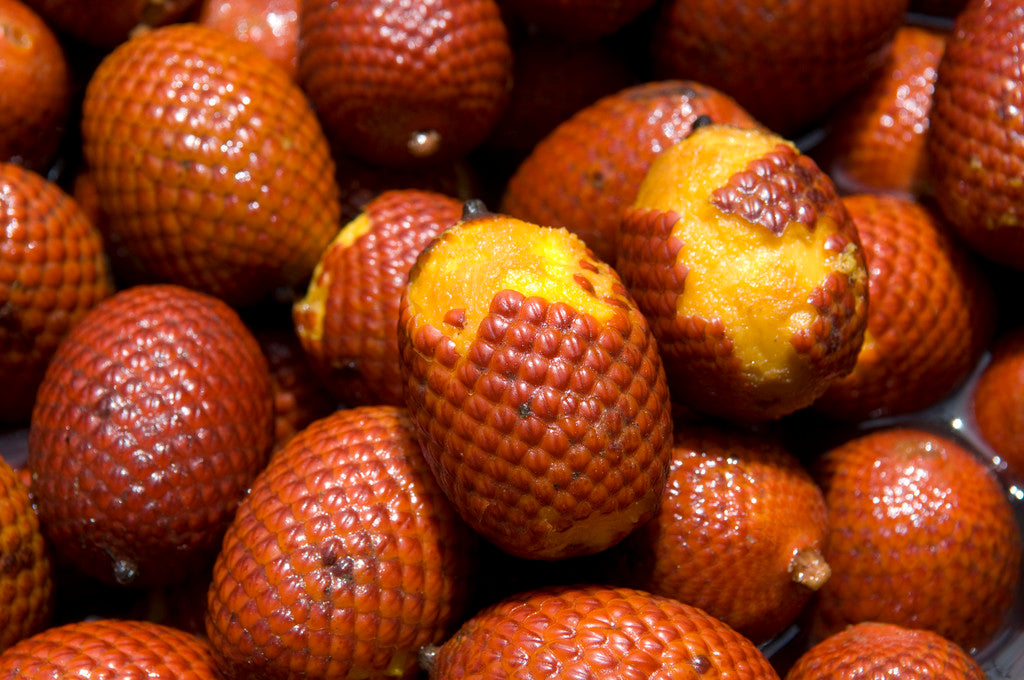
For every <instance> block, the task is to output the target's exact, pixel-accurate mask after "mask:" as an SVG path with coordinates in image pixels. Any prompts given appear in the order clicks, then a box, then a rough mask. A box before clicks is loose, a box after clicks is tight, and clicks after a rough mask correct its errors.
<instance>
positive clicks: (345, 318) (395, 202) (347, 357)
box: [293, 189, 462, 406]
mask: <svg viewBox="0 0 1024 680" xmlns="http://www.w3.org/2000/svg"><path fill="white" fill-rule="evenodd" d="M461 215H462V202H461V201H459V200H457V199H455V198H452V197H450V196H447V195H445V194H440V193H436V192H431V191H418V190H415V189H407V190H393V191H385V192H384V193H382V194H380V195H378V196H377V197H376V198H375V199H373V200H372V201H370V202H369V203H367V204H366V208H365V209H364V211H363V213H362V214H361V215H360V216H359V217H357V218H355V219H354V220H352V221H351V222H349V223H348V225H346V226H345V227H344V228H343V229H342V230H341V231H340V232H338V235H337V236H336V237H335V239H334V241H333V242H332V243H331V244H330V245H329V246H328V247H327V249H326V250H325V251H324V253H323V256H322V257H321V260H320V263H319V264H318V265H317V268H316V270H315V271H314V273H313V277H312V279H311V281H310V283H309V289H308V290H307V291H306V295H305V296H304V297H303V298H302V299H300V300H298V301H296V302H295V304H294V306H293V319H294V323H295V332H296V333H297V335H298V338H299V341H300V342H301V345H302V347H303V348H304V350H305V352H306V354H307V356H308V357H309V358H310V361H311V362H312V364H313V365H314V366H315V370H316V373H317V375H318V377H319V379H320V380H321V381H322V382H323V384H324V385H326V386H327V388H328V389H329V390H330V391H331V393H332V394H334V396H335V397H336V398H337V399H338V400H340V401H341V402H342V403H344V404H347V405H349V406H358V405H360V404H391V405H393V406H401V405H403V404H404V403H405V401H404V396H403V394H402V376H401V372H400V370H399V367H398V335H397V333H396V332H395V329H396V327H397V325H398V304H399V301H400V300H401V297H402V292H403V291H404V289H405V283H406V280H407V279H408V276H409V271H410V270H411V269H412V266H413V263H414V262H415V261H416V257H417V256H418V255H419V254H420V251H421V250H423V248H424V247H426V245H427V244H428V243H430V241H431V240H433V239H434V237H435V236H437V235H438V234H439V233H440V232H441V231H442V230H444V229H446V228H448V227H449V226H451V225H452V224H454V223H455V222H457V221H458V220H459V217H460V216H461Z"/></svg>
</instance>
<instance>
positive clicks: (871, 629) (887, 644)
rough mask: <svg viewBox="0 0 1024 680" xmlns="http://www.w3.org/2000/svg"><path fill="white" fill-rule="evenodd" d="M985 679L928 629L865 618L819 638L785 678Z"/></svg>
mask: <svg viewBox="0 0 1024 680" xmlns="http://www.w3.org/2000/svg"><path fill="white" fill-rule="evenodd" d="M821 678H829V679H830V680H874V679H875V678H900V680H932V679H933V678H943V679H944V680H985V678H986V675H985V672H984V671H983V670H982V669H981V666H979V665H978V662H977V661H975V660H974V659H973V658H972V657H971V656H970V655H969V654H967V653H966V652H965V651H964V650H963V649H962V648H961V647H959V646H957V645H956V644H954V643H953V642H951V641H949V640H947V639H946V638H944V637H942V636H941V635H939V634H938V633H934V632H932V631H929V630H921V629H913V628H904V627H903V626H896V625H893V624H891V623H875V622H864V623H858V624H855V625H852V626H850V627H849V628H847V629H845V630H842V631H839V632H838V633H836V634H835V635H832V636H831V637H829V638H827V639H825V640H822V641H821V642H819V643H818V644H817V645H815V646H814V647H812V648H811V649H809V650H807V651H806V652H804V653H803V655H802V656H801V657H800V658H799V659H797V662H796V664H794V665H793V666H792V668H790V669H789V672H787V673H786V680H820V679H821Z"/></svg>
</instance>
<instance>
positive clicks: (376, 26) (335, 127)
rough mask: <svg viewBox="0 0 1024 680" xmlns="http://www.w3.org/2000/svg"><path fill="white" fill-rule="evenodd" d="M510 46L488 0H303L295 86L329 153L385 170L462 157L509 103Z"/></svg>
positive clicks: (496, 9)
mask: <svg viewBox="0 0 1024 680" xmlns="http://www.w3.org/2000/svg"><path fill="white" fill-rule="evenodd" d="M511 76H512V52H511V48H510V46H509V36H508V31H507V30H506V28H505V24H504V23H503V21H502V18H501V12H500V10H499V8H498V5H497V3H496V2H495V1H494V0H459V1H455V0H428V1H426V2H418V3H414V4H411V5H406V4H396V3H393V2H387V1H385V0H359V1H358V2H351V1H350V2H333V1H332V0H306V1H305V2H303V3H302V4H301V10H300V15H299V82H301V83H302V86H303V89H304V90H305V91H306V92H307V93H308V94H309V97H310V99H311V100H312V102H313V105H314V106H315V107H316V110H317V112H318V114H319V116H320V119H321V120H322V121H323V123H324V129H325V130H326V131H327V136H328V137H329V138H330V139H331V142H332V145H333V146H334V147H335V150H336V151H337V152H339V153H343V154H351V155H353V156H356V157H358V158H361V159H363V160H365V161H367V162H370V163H373V164H377V165H382V166H385V167H396V168H400V167H415V166H420V167H422V166H424V165H426V164H433V163H438V162H442V161H452V160H456V159H458V158H461V157H463V156H465V154H467V153H468V152H469V151H471V150H472V149H473V148H475V147H476V146H477V145H478V144H480V142H482V141H483V139H484V138H485V137H486V136H487V134H488V133H489V132H490V130H491V128H492V127H493V126H494V124H495V123H496V122H497V120H498V117H499V116H500V115H501V113H502V111H503V110H504V107H505V105H506V104H507V102H508V97H509V90H510V87H511Z"/></svg>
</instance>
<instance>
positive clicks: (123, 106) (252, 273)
mask: <svg viewBox="0 0 1024 680" xmlns="http://www.w3.org/2000/svg"><path fill="white" fill-rule="evenodd" d="M82 137H83V145H84V154H85V159H86V162H87V164H88V168H89V172H90V173H91V177H92V178H93V181H94V182H95V184H96V188H97V191H98V197H99V203H100V207H101V208H102V211H103V214H104V216H105V219H106V220H107V222H108V225H109V229H110V230H111V231H113V232H114V233H115V234H116V241H117V243H118V244H119V245H120V246H122V247H124V248H125V249H127V250H128V251H129V252H130V253H131V254H132V255H133V256H134V257H135V258H136V259H137V260H139V261H140V262H141V264H142V265H143V266H144V267H145V268H146V270H148V279H147V281H150V282H152V281H158V282H168V283H177V284H179V285H183V286H187V287H190V288H194V289H197V290H200V291H202V292H205V293H208V294H211V295H215V296H217V297H220V298H221V299H223V300H225V301H226V302H228V303H229V304H232V305H235V306H242V305H249V304H253V303H256V302H260V301H262V300H263V299H264V298H266V297H267V296H269V295H270V294H271V293H272V292H274V291H275V289H277V288H285V287H299V286H304V285H305V284H306V282H307V281H308V277H309V275H310V274H311V273H312V271H313V267H314V266H315V265H316V262H317V260H318V259H319V258H320V253H321V252H322V251H323V249H324V247H326V245H327V244H328V243H329V242H330V240H331V238H332V237H333V236H334V234H335V233H336V232H337V230H338V218H339V215H340V210H341V209H340V204H339V202H338V188H337V185H336V184H335V180H334V162H333V160H332V159H331V157H330V152H329V150H328V146H327V140H326V138H325V137H324V134H323V130H322V129H321V128H320V125H319V122H318V121H317V119H316V116H315V115H314V113H313V111H312V109H311V108H310V106H309V104H308V102H307V100H306V98H305V95H304V94H303V93H302V91H301V90H300V89H299V88H298V86H297V85H296V84H295V83H294V82H293V81H292V80H291V79H290V78H289V77H288V74H287V73H286V72H284V71H283V70H282V69H281V67H279V66H278V65H276V64H274V63H273V62H272V61H270V59H269V58H268V57H267V56H266V55H264V54H263V53H261V52H260V51H259V50H258V49H257V48H256V47H254V46H253V45H250V44H247V43H243V42H241V41H239V40H236V39H235V38H233V37H232V36H230V35H226V34H224V33H222V32H220V31H218V30H214V29H212V28H207V27H204V26H199V25H197V24H176V25H173V26H167V27H164V28H159V29H154V30H151V31H148V32H145V33H142V34H140V35H138V36H136V37H134V38H132V39H131V40H129V41H128V42H126V43H124V44H123V45H120V46H119V47H118V48H117V49H115V50H114V51H113V52H111V53H110V54H109V55H107V57H106V58H104V60H103V61H102V62H101V63H100V65H99V66H98V67H97V69H96V71H95V73H94V74H93V77H92V78H91V79H90V81H89V84H88V86H87V88H86V92H85V99H84V102H83V112H82Z"/></svg>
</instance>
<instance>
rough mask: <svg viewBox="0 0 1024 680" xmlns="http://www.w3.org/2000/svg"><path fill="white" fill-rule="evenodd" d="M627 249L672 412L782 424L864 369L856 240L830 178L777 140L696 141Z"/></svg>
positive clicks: (657, 167)
mask: <svg viewBox="0 0 1024 680" xmlns="http://www.w3.org/2000/svg"><path fill="white" fill-rule="evenodd" d="M617 244H618V251H619V252H618V257H617V259H616V269H617V270H618V272H619V273H620V274H621V276H622V279H623V281H624V282H625V284H626V286H627V288H628V289H629V291H630V293H631V294H632V295H633V297H634V298H635V299H636V303H637V306H639V307H640V309H641V311H642V312H643V313H644V315H645V316H646V317H647V319H648V320H649V321H650V324H651V328H652V330H653V332H654V335H655V337H656V338H657V339H658V347H659V350H660V352H661V356H662V359H663V361H664V362H665V371H666V373H667V374H668V377H669V381H670V382H669V385H670V390H671V392H672V399H673V400H674V401H677V402H680V403H682V404H684V405H686V406H688V407H690V408H692V409H693V410H695V411H698V412H701V413H705V414H710V415H714V416H717V417H720V418H724V419H729V420H733V421H744V422H756V421H766V420H772V419H778V418H780V417H782V416H785V415H788V414H790V413H793V412H795V411H797V410H799V409H801V408H804V407H806V406H809V405H810V404H811V403H812V402H813V401H814V399H816V398H817V397H818V396H820V395H821V394H822V393H823V392H824V391H825V389H826V388H827V387H828V385H829V384H830V383H831V381H833V380H834V379H835V378H837V377H839V376H842V375H845V374H847V373H849V372H850V371H851V370H852V369H853V366H854V364H855V362H856V359H857V353H858V351H859V350H860V347H861V343H862V342H863V337H864V331H865V328H866V326H867V307H868V305H867V300H868V275H867V269H866V267H865V264H864V253H863V250H862V248H861V244H860V239H859V236H858V234H857V229H856V227H855V226H854V223H853V220H852V219H851V218H850V216H849V214H848V213H847V211H846V209H845V207H844V206H843V204H842V202H841V200H840V198H839V196H838V194H837V193H836V190H835V186H834V185H833V184H832V182H831V180H830V179H829V178H828V176H827V175H825V174H824V173H823V172H822V171H821V170H820V169H819V168H818V167H817V165H815V164H814V162H813V161H812V160H811V159H810V158H809V157H807V156H805V155H804V154H802V153H800V152H799V151H798V150H797V149H796V147H795V146H794V145H792V144H791V143H790V142H788V141H786V140H784V139H783V138H781V137H779V136H778V135H775V134H774V133H771V132H768V131H765V130H763V129H741V128H737V127H735V126H730V125H721V124H715V123H712V124H709V125H705V126H702V127H699V128H697V129H696V130H694V131H693V132H692V133H691V134H690V135H688V136H687V137H686V138H685V139H683V140H681V141H680V142H677V143H676V144H675V145H673V146H672V147H670V148H669V149H667V150H666V151H664V152H662V154H661V155H659V156H658V157H657V158H656V159H655V160H654V162H653V163H652V164H651V167H650V169H649V170H648V172H647V175H646V177H645V178H644V180H643V183H642V184H641V185H640V189H639V191H638V192H637V196H636V200H635V201H634V202H633V204H632V206H630V208H629V209H627V210H626V212H625V214H624V216H623V218H622V223H621V226H620V228H619V232H618V239H617Z"/></svg>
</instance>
